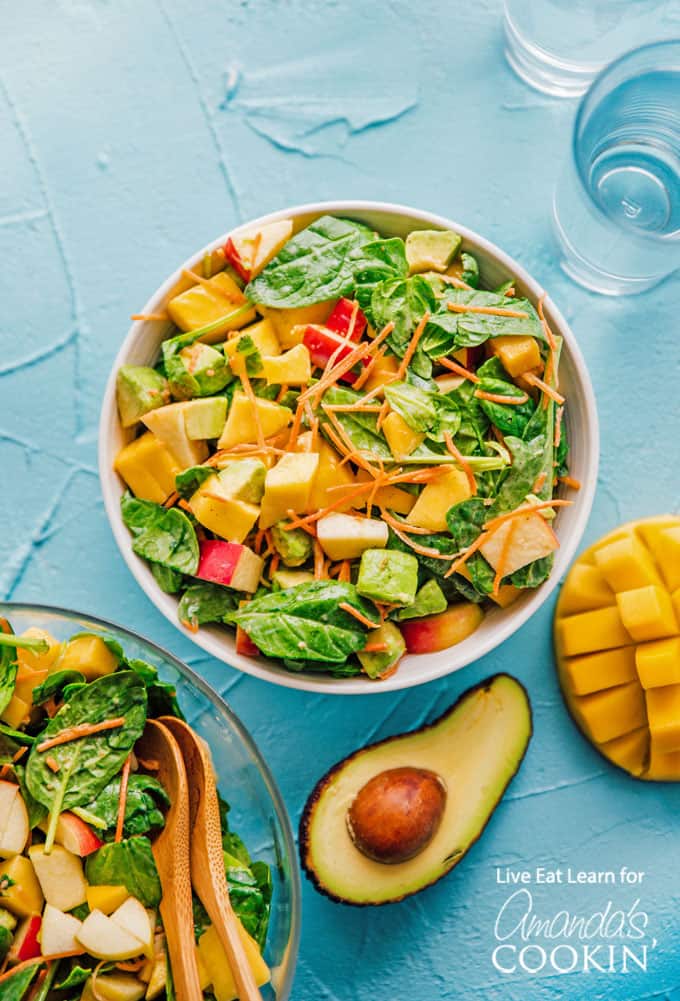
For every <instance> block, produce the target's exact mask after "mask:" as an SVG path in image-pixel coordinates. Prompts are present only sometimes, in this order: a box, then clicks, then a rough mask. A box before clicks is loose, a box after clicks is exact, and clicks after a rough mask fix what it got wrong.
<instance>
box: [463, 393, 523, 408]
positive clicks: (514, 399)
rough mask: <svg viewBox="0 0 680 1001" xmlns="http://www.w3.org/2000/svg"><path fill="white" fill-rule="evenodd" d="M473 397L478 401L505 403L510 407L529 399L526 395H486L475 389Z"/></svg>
mask: <svg viewBox="0 0 680 1001" xmlns="http://www.w3.org/2000/svg"><path fill="white" fill-rule="evenodd" d="M473 396H476V397H477V399H478V400H488V401H489V403H506V404H509V405H510V406H519V405H520V404H522V403H526V402H527V400H528V399H529V396H528V394H527V393H522V395H521V396H503V394H502V393H487V392H486V391H485V390H483V389H475V391H474V393H473Z"/></svg>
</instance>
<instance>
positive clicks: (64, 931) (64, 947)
mask: <svg viewBox="0 0 680 1001" xmlns="http://www.w3.org/2000/svg"><path fill="white" fill-rule="evenodd" d="M81 924H82V921H79V920H78V918H74V917H73V915H72V914H65V913H64V911H60V910H59V908H58V907H53V906H52V904H45V910H44V911H43V918H42V926H41V928H40V946H41V948H42V952H43V955H45V956H55V955H56V954H57V953H60V952H79V951H81V949H82V946H81V945H80V943H79V942H78V941H77V940H76V936H77V934H78V932H79V931H80V926H81Z"/></svg>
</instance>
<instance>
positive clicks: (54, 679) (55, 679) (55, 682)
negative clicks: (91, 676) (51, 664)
mask: <svg viewBox="0 0 680 1001" xmlns="http://www.w3.org/2000/svg"><path fill="white" fill-rule="evenodd" d="M82 684H85V675H84V674H81V673H80V671H70V670H67V671H55V672H54V674H49V675H48V676H47V677H46V678H45V680H44V681H43V683H42V684H41V685H38V686H37V687H36V688H34V689H33V705H36V706H41V705H43V703H44V702H49V700H50V699H55V700H58V699H60V698H61V696H62V693H63V691H64V689H65V688H66V686H67V685H82Z"/></svg>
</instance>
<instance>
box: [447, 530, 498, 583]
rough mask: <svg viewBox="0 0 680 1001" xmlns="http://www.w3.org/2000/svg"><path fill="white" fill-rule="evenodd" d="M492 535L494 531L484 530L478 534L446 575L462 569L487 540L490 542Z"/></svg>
mask: <svg viewBox="0 0 680 1001" xmlns="http://www.w3.org/2000/svg"><path fill="white" fill-rule="evenodd" d="M492 535H493V532H482V533H481V535H478V536H477V538H476V539H475V541H474V542H473V543H471V544H470V545H469V546H468V547H467V549H466V550H465V552H463V553H462V555H461V556H459V557H458V559H457V560H455V561H454V562H453V563H452V564H451V566H450V567H449V568H448V570H447V571H446V573H445V574H444V576H445V577H451V576H452V575H453V574H454V573H456V571H458V570H460V568H461V567H462V566H463V565H464V564H465V563H467V561H468V560H469V559H470V557H471V556H472V555H473V554H474V553H476V552H477V550H478V549H479V548H480V546H483V545H484V543H485V542H488V540H489V539H490V538H491V536H492Z"/></svg>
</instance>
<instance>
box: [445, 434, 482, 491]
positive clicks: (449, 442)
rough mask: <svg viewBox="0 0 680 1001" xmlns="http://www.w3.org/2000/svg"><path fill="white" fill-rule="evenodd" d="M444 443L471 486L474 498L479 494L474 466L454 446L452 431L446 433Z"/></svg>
mask: <svg viewBox="0 0 680 1001" xmlns="http://www.w3.org/2000/svg"><path fill="white" fill-rule="evenodd" d="M444 442H445V443H446V450H447V451H448V453H449V455H452V456H453V457H454V459H455V460H456V462H457V463H458V465H459V466H460V468H461V469H462V470H463V472H464V473H465V476H466V477H467V481H468V484H469V486H470V490H471V491H472V493H471V496H472V497H474V496H475V495H476V493H477V481H476V479H475V474H474V473H473V471H472V466H471V465H470V463H469V462H467V461H466V459H465V456H464V455H463V453H462V452H461V451H460V449H459V448H457V447H456V445H454V443H453V438H452V437H451V432H450V431H445V432H444Z"/></svg>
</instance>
